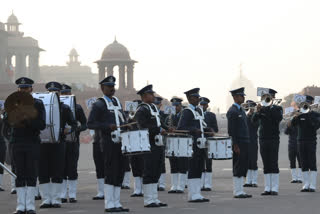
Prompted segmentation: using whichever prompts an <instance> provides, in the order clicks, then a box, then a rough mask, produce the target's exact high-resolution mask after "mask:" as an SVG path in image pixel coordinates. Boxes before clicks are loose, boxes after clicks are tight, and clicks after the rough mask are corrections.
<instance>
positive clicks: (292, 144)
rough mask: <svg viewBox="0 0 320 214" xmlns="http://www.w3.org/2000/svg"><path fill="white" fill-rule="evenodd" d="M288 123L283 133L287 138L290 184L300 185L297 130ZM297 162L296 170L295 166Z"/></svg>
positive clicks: (300, 174) (300, 173) (300, 172)
mask: <svg viewBox="0 0 320 214" xmlns="http://www.w3.org/2000/svg"><path fill="white" fill-rule="evenodd" d="M289 125H290V121H289V122H288V123H287V126H286V129H285V131H284V133H285V134H286V135H288V136H289V142H288V156H289V161H290V169H291V183H302V171H301V161H300V155H299V152H298V140H297V138H298V129H297V127H292V126H291V125H290V126H289ZM296 162H298V168H297V164H296Z"/></svg>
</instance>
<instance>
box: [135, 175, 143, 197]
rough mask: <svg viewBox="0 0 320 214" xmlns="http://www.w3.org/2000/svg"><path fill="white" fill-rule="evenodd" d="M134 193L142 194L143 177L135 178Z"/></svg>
mask: <svg viewBox="0 0 320 214" xmlns="http://www.w3.org/2000/svg"><path fill="white" fill-rule="evenodd" d="M133 193H134V194H142V178H141V177H135V178H134V192H133Z"/></svg>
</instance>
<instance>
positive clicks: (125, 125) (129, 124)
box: [118, 122, 137, 128]
mask: <svg viewBox="0 0 320 214" xmlns="http://www.w3.org/2000/svg"><path fill="white" fill-rule="evenodd" d="M135 124H137V122H132V123H128V124H124V125H121V126H118V128H123V127H127V126H131V125H135Z"/></svg>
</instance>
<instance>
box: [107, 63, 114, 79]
mask: <svg viewBox="0 0 320 214" xmlns="http://www.w3.org/2000/svg"><path fill="white" fill-rule="evenodd" d="M113 68H114V65H107V75H108V76H111V75H112V76H113Z"/></svg>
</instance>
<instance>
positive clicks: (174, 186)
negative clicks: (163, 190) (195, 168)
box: [170, 173, 179, 190]
mask: <svg viewBox="0 0 320 214" xmlns="http://www.w3.org/2000/svg"><path fill="white" fill-rule="evenodd" d="M178 179H179V174H178V173H172V174H171V189H170V190H177V189H178Z"/></svg>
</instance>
